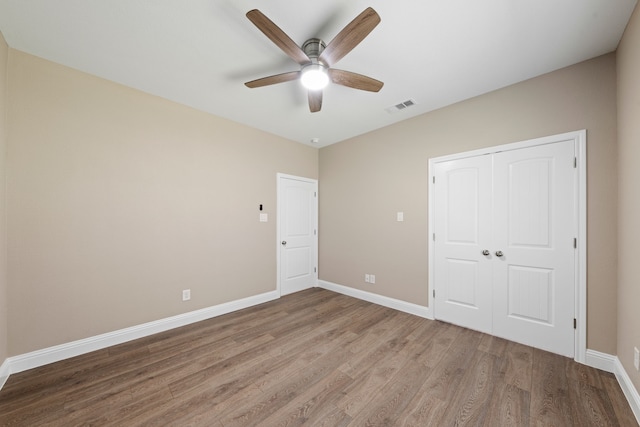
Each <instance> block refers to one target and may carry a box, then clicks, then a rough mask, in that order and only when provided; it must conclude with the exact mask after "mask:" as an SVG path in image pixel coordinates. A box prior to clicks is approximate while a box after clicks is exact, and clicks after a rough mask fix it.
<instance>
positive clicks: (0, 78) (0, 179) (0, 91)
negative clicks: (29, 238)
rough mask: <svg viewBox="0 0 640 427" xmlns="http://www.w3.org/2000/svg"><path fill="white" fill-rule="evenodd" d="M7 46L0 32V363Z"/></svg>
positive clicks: (0, 353) (1, 349) (1, 347)
mask: <svg viewBox="0 0 640 427" xmlns="http://www.w3.org/2000/svg"><path fill="white" fill-rule="evenodd" d="M8 59H9V48H8V46H7V43H6V42H5V41H4V37H3V36H2V33H0V365H2V363H3V362H4V360H5V359H6V358H7V356H8V355H9V352H8V347H7V346H8V342H7V337H8V326H7V322H8V316H7V265H6V259H7V251H6V249H7V233H6V228H5V226H6V221H7V217H6V199H5V187H6V160H5V155H6V151H7V120H6V118H7V114H6V112H7V108H6V107H7V62H8Z"/></svg>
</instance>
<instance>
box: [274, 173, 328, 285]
mask: <svg viewBox="0 0 640 427" xmlns="http://www.w3.org/2000/svg"><path fill="white" fill-rule="evenodd" d="M317 190H318V183H317V181H315V180H309V179H305V178H298V177H291V176H285V175H278V213H279V217H278V221H279V222H278V225H279V227H278V235H279V237H278V241H279V243H278V248H279V249H278V250H279V285H280V295H286V294H290V293H293V292H298V291H301V290H303V289H307V288H311V287H313V286H316V282H317V277H318V276H317V259H318V255H317V253H318V243H317V242H318V240H317V223H318V221H317V217H318V216H317V211H318V204H317V200H318V198H317V194H318V193H317Z"/></svg>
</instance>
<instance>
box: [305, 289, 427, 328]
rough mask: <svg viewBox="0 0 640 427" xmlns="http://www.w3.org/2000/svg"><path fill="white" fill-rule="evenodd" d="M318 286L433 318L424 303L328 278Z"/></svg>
mask: <svg viewBox="0 0 640 427" xmlns="http://www.w3.org/2000/svg"><path fill="white" fill-rule="evenodd" d="M318 287H320V288H323V289H327V290H329V291H333V292H337V293H339V294H344V295H348V296H350V297H354V298H358V299H361V300H364V301H369V302H372V303H374V304H378V305H382V306H384V307H389V308H393V309H394V310H399V311H404V312H405V313H409V314H414V315H416V316H420V317H425V318H427V319H433V313H432V312H431V308H430V307H424V306H422V305H418V304H413V303H410V302H406V301H401V300H398V299H394V298H390V297H385V296H382V295H378V294H374V293H371V292H366V291H361V290H359V289H354V288H350V287H348V286H343V285H338V284H336V283H331V282H327V281H326V280H318Z"/></svg>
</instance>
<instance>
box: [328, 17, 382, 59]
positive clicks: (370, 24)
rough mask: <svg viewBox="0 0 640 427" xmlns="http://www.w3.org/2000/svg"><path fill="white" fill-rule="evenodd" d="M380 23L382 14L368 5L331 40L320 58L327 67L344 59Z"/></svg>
mask: <svg viewBox="0 0 640 427" xmlns="http://www.w3.org/2000/svg"><path fill="white" fill-rule="evenodd" d="M379 23H380V16H379V15H378V14H377V13H376V11H375V10H373V9H372V8H370V7H368V8H366V9H365V10H364V12H362V13H361V14H360V15H358V16H356V18H355V19H354V20H353V21H351V22H350V23H349V24H348V25H347V26H346V27H344V28H343V29H342V31H340V32H339V33H338V35H337V36H335V37H334V39H333V40H331V41H330V42H329V44H328V45H327V47H326V48H325V49H324V50H323V51H322V53H321V54H320V57H319V58H318V59H319V60H320V61H321V62H322V63H324V64H325V65H326V66H327V67H331V66H332V65H333V64H335V63H336V62H338V61H339V60H340V59H342V58H343V57H344V56H345V55H346V54H347V53H349V52H351V50H352V49H353V48H354V47H356V46H357V45H358V44H359V43H360V42H361V41H362V40H364V38H365V37H367V36H368V35H369V33H370V32H371V31H372V30H373V29H374V28H375V27H376V25H378V24H379Z"/></svg>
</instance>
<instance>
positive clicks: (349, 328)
mask: <svg viewBox="0 0 640 427" xmlns="http://www.w3.org/2000/svg"><path fill="white" fill-rule="evenodd" d="M0 425H2V426H65V427H67V426H89V425H90V426H214V427H221V426H225V427H226V426H255V425H259V426H298V425H308V426H328V427H329V426H330V427H335V426H395V425H397V426H491V427H495V426H559V427H560V426H637V425H638V424H637V423H636V420H635V418H634V416H633V414H632V412H631V409H630V408H629V405H628V403H627V401H626V400H625V397H624V395H623V394H622V391H621V389H620V387H619V385H618V383H617V382H616V379H615V377H614V376H613V375H611V374H609V373H606V372H602V371H599V370H596V369H593V368H589V367H587V366H584V365H580V364H577V363H575V362H574V361H572V360H570V359H567V358H564V357H561V356H557V355H554V354H551V353H547V352H544V351H541V350H536V349H533V348H531V347H527V346H523V345H520V344H516V343H513V342H509V341H505V340H502V339H499V338H495V337H491V336H489V335H485V334H482V333H479V332H474V331H471V330H468V329H464V328H460V327H457V326H453V325H448V324H446V323H442V322H438V321H431V320H426V319H422V318H420V317H416V316H412V315H409V314H406V313H402V312H398V311H394V310H391V309H388V308H385V307H381V306H378V305H374V304H370V303H367V302H364V301H360V300H357V299H353V298H350V297H347V296H344V295H339V294H335V293H332V292H329V291H326V290H322V289H310V290H306V291H303V292H299V293H297V294H293V295H288V296H285V297H283V298H281V299H279V300H277V301H273V302H269V303H266V304H262V305H260V306H256V307H253V308H249V309H246V310H242V311H238V312H235V313H231V314H228V315H225V316H220V317H217V318H214V319H210V320H207V321H203V322H199V323H196V324H193V325H189V326H185V327H183V328H179V329H174V330H172V331H168V332H165V333H161V334H157V335H154V336H151V337H146V338H143V339H140V340H137V341H134V342H129V343H126V344H122V345H119V346H115V347H111V348H108V349H103V350H100V351H96V352H93V353H90V354H87V355H83V356H79V357H76V358H73V359H68V360H64V361H61V362H58V363H54V364H51V365H48V366H43V367H40V368H36V369H32V370H30V371H27V372H22V373H19V374H15V375H12V376H11V377H10V378H9V380H8V381H7V383H6V385H5V386H4V388H3V389H2V391H0Z"/></svg>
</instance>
